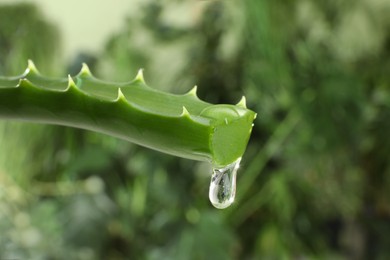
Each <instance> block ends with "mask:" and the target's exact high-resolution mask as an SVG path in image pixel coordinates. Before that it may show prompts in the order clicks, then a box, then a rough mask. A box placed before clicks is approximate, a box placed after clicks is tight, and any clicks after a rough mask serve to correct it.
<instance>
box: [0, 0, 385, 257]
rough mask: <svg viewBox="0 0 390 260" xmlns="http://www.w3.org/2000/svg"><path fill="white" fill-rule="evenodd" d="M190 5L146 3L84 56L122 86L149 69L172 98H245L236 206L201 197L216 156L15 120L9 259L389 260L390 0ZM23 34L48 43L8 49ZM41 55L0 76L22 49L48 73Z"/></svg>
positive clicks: (5, 202) (9, 163)
mask: <svg viewBox="0 0 390 260" xmlns="http://www.w3.org/2000/svg"><path fill="white" fill-rule="evenodd" d="M189 2H191V1H188V3H189ZM196 2H197V3H199V5H198V4H196V7H197V8H198V9H197V8H192V7H193V6H191V7H188V6H187V7H185V6H186V4H187V1H176V0H171V1H164V2H162V1H157V0H156V1H150V2H148V3H144V4H142V8H141V9H140V10H139V12H137V14H136V15H132V16H129V17H128V19H127V20H126V24H125V25H126V26H125V27H124V28H123V30H121V31H119V32H117V33H116V35H114V36H113V37H112V38H111V39H109V41H108V43H107V45H106V47H105V49H104V51H102V53H98V54H96V55H95V56H94V57H93V58H94V59H95V60H96V62H94V63H91V62H89V61H88V64H89V65H90V67H91V69H92V70H93V71H94V74H96V75H97V76H98V77H99V78H105V79H109V80H116V81H123V80H126V79H128V78H129V74H130V73H134V74H136V69H137V68H139V67H143V68H145V71H146V73H148V74H149V75H147V79H148V83H149V84H150V85H151V86H159V89H162V90H163V91H164V92H167V93H184V92H186V90H187V89H186V88H185V89H182V88H181V87H185V86H187V87H189V86H193V85H194V84H197V85H199V89H198V96H199V97H200V98H201V99H203V100H207V101H208V102H211V103H228V104H232V103H235V102H237V100H236V99H237V96H240V95H241V94H240V93H245V96H246V97H247V103H248V107H251V108H254V110H255V111H261V120H258V122H257V123H256V124H255V126H254V128H253V132H252V136H251V141H250V142H249V144H248V147H247V151H246V153H245V156H244V157H243V160H242V162H241V169H240V174H239V175H238V182H237V185H238V194H237V199H236V203H234V204H233V205H232V206H231V207H229V208H228V209H226V210H223V211H218V210H214V209H213V208H212V207H210V205H209V203H208V201H207V200H205V197H206V194H207V182H208V181H209V177H210V176H209V175H210V174H209V173H210V172H211V169H210V168H209V163H202V162H194V161H192V160H181V159H180V158H175V157H172V156H166V155H164V154H162V153H156V152H154V151H153V150H151V149H142V148H141V147H139V146H136V145H133V144H132V143H130V142H123V141H121V140H120V139H116V138H112V137H110V136H106V135H99V134H97V133H95V132H92V131H81V130H78V129H74V128H66V127H56V126H45V127H39V126H33V127H32V126H31V125H28V127H27V124H23V125H22V124H17V123H14V122H12V123H6V124H3V125H1V127H0V138H2V139H0V178H1V182H0V183H1V185H2V186H1V192H0V198H1V200H0V219H1V221H0V234H1V236H0V256H1V257H0V258H11V256H13V258H22V259H23V258H53V259H64V258H65V259H72V258H76V259H99V258H100V259H123V258H124V259H129V258H130V259H139V258H144V259H295V258H297V259H298V258H305V259H387V258H388V256H389V255H390V252H389V248H390V246H389V245H390V240H389V238H388V236H387V233H388V230H389V229H390V226H389V223H390V221H389V219H390V217H389V216H390V210H389V209H390V206H389V205H390V202H389V199H388V198H389V197H390V196H389V190H390V189H389V187H390V181H389V176H390V162H389V160H388V155H389V154H390V143H389V140H390V139H389V138H388V133H389V132H390V124H389V122H390V121H389V120H388V118H389V115H390V113H389V111H390V109H389V104H390V99H389V97H390V95H389V88H388V86H389V85H390V77H389V74H388V71H389V68H390V66H389V59H388V57H389V56H390V51H389V50H390V49H389V46H390V45H389V35H390V34H389V32H390V26H389V25H390V22H389V16H388V13H389V10H390V5H389V2H388V1H380V0H379V1H378V0H362V1H358V2H357V1H352V0H348V1H328V2H321V3H320V2H319V1H315V0H298V1H281V0H277V1H263V0H248V1H196ZM199 6H201V7H199ZM183 10H186V11H183ZM189 10H191V11H189ZM184 16H185V17H189V18H190V19H191V22H190V23H189V22H187V21H188V20H186V19H184V18H183V17H184ZM1 18H4V19H6V20H7V21H16V20H17V19H15V17H14V16H12V17H8V18H7V15H6V14H4V13H3V15H1V16H0V19H1ZM183 21H186V22H183ZM1 24H3V22H1V23H0V25H1ZM26 24H28V23H26ZM32 24H34V23H32ZM32 30H34V29H33V28H32ZM15 32H16V31H15ZM30 37H32V36H31V35H30ZM7 39H15V40H16V39H17V37H16V36H15V37H9V36H8V38H7ZM29 42H34V44H35V46H37V45H39V41H38V42H35V41H33V40H27V39H26V41H18V44H12V43H10V44H7V46H8V47H7V48H8V49H7V51H3V52H2V53H10V52H11V51H9V48H11V50H12V53H17V50H16V49H12V46H15V47H18V48H19V47H20V46H21V45H22V44H28V43H29ZM19 44H20V45H19ZM42 44H44V43H42ZM35 49H36V48H31V51H32V53H33V54H34V52H33V51H34V50H35ZM33 54H32V55H31V56H30V57H28V56H24V57H23V59H22V60H17V61H13V60H7V62H6V64H4V65H3V66H2V68H3V69H4V70H3V71H2V72H1V74H2V75H15V74H16V73H18V72H20V71H21V70H22V69H23V68H24V63H25V60H26V59H28V58H33V60H34V61H35V62H36V64H37V65H38V67H39V68H42V69H41V70H42V71H43V72H45V73H46V72H47V71H49V72H51V71H50V70H49V69H51V67H50V68H48V67H47V65H46V64H48V63H50V62H51V56H50V55H48V56H44V57H43V58H41V59H38V58H37V57H33ZM41 54H42V53H41ZM43 54H44V53H43ZM34 55H35V54H34ZM1 61H2V59H0V62H1ZM13 62H15V64H16V63H17V64H19V65H18V67H12V68H15V69H12V70H10V69H9V68H8V66H9V64H12V63H13ZM81 62H82V61H81ZM168 63H169V66H167V64H168ZM53 64H56V63H53ZM75 64H80V61H79V62H75ZM72 67H73V66H72ZM161 68H164V69H161ZM16 69H17V70H16ZM79 70H80V68H77V69H75V70H72V72H69V71H66V72H65V71H61V75H64V74H65V75H66V74H68V73H71V74H72V73H77V71H79ZM72 75H73V74H72ZM74 81H75V83H76V84H77V80H74ZM65 85H67V83H66V82H65V81H64V82H63V86H65ZM64 88H65V87H64ZM116 94H117V92H116V93H115V94H113V95H112V97H113V98H114V96H115V97H116ZM178 110H180V109H178ZM178 113H180V112H178ZM188 172H192V173H193V174H188ZM183 176H185V177H184V178H183ZM21 177H23V178H21ZM14 180H17V181H18V182H17V185H16V184H15V182H14ZM20 183H22V184H23V185H21V186H22V189H21V188H20ZM26 191H27V193H26ZM42 220H44V221H42ZM47 241H50V242H47ZM16 256H17V257H16Z"/></svg>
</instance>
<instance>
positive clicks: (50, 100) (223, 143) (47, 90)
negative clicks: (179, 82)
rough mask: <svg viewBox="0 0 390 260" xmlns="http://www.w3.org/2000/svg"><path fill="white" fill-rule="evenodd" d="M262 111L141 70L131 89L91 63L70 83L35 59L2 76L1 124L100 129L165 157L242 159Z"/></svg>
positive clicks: (221, 163)
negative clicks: (100, 75) (183, 88)
mask: <svg viewBox="0 0 390 260" xmlns="http://www.w3.org/2000/svg"><path fill="white" fill-rule="evenodd" d="M255 117H256V113H255V112H253V111H251V110H249V109H247V108H246V104H245V98H244V97H243V98H242V99H241V101H240V102H239V103H238V104H236V105H227V104H220V105H213V104H209V103H207V102H204V101H202V100H200V99H199V98H198V97H197V95H196V87H195V88H193V89H192V90H190V91H189V92H188V93H186V94H183V95H174V94H169V93H164V92H161V91H158V90H156V89H153V88H150V87H149V86H147V85H146V83H145V81H144V79H143V75H142V71H139V73H138V75H137V76H136V77H135V79H134V80H132V81H130V82H126V83H112V82H105V81H102V80H99V79H97V78H95V77H94V76H93V75H92V74H91V72H90V71H89V69H88V67H87V65H85V64H84V65H83V67H82V69H81V71H80V73H79V74H78V75H76V76H75V77H71V76H68V78H66V79H55V78H48V77H45V76H43V75H41V74H40V73H39V71H38V70H37V69H36V67H35V66H34V64H33V62H32V61H29V62H28V67H27V69H26V71H25V72H24V73H23V74H22V75H20V76H17V77H12V78H11V77H0V119H12V120H14V119H16V120H26V121H32V122H40V123H45V124H58V125H65V126H71V127H78V128H83V129H87V130H92V131H97V132H101V133H105V134H108V135H112V136H115V137H119V138H122V139H124V140H127V141H130V142H133V143H136V144H139V145H142V146H145V147H149V148H152V149H155V150H158V151H161V152H164V153H168V154H172V155H175V156H179V157H183V158H189V159H194V160H202V161H210V162H211V163H212V164H213V165H214V166H225V165H228V164H230V163H232V162H234V161H236V160H237V159H238V158H240V157H242V155H243V153H244V151H245V148H246V145H247V142H248V140H249V137H250V133H251V129H252V125H253V120H254V119H255Z"/></svg>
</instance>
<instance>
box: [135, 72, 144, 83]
mask: <svg viewBox="0 0 390 260" xmlns="http://www.w3.org/2000/svg"><path fill="white" fill-rule="evenodd" d="M134 81H138V82H141V83H144V84H146V83H145V79H144V69H139V70H138V72H137V75H136V76H135V79H134Z"/></svg>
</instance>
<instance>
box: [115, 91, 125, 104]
mask: <svg viewBox="0 0 390 260" xmlns="http://www.w3.org/2000/svg"><path fill="white" fill-rule="evenodd" d="M120 100H122V101H125V102H126V101H127V99H126V97H125V95H124V94H123V92H122V90H121V88H118V97H117V98H116V99H115V102H119V101H120Z"/></svg>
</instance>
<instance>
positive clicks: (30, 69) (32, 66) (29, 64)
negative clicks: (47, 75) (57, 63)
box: [23, 60, 40, 76]
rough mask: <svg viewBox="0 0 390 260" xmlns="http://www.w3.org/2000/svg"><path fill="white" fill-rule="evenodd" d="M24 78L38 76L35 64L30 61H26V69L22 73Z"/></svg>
mask: <svg viewBox="0 0 390 260" xmlns="http://www.w3.org/2000/svg"><path fill="white" fill-rule="evenodd" d="M23 75H24V76H27V75H40V73H39V71H38V69H37V67H35V64H34V62H33V61H32V60H28V61H27V68H26V70H25V71H24V73H23Z"/></svg>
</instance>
